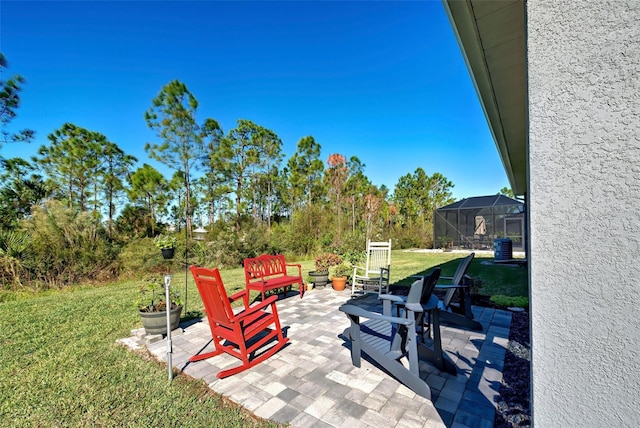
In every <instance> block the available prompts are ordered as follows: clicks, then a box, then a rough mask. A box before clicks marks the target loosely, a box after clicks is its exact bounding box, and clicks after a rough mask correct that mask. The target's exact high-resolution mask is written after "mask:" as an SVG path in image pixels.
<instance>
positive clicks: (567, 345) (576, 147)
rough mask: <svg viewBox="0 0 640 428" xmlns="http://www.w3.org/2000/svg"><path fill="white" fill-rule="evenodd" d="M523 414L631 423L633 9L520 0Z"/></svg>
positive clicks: (635, 394) (637, 304)
mask: <svg viewBox="0 0 640 428" xmlns="http://www.w3.org/2000/svg"><path fill="white" fill-rule="evenodd" d="M527 32H528V39H527V49H528V53H527V57H528V62H529V64H528V78H529V126H530V129H529V164H530V165H529V166H530V169H529V174H530V179H529V209H530V237H531V239H530V245H531V248H530V261H531V265H530V267H531V269H530V272H531V309H532V370H533V412H534V415H533V416H534V423H535V426H536V427H537V428H542V427H554V428H555V427H585V426H586V427H621V426H628V427H638V426H640V1H636V0H631V1H627V2H623V1H603V0H596V1H593V0H589V1H539V0H536V1H529V2H528V3H527Z"/></svg>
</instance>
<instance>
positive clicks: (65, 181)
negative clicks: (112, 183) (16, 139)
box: [36, 123, 106, 211]
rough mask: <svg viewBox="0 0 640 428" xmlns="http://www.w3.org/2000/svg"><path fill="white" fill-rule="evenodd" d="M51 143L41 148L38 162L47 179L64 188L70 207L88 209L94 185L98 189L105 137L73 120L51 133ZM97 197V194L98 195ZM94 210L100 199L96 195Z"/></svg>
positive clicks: (61, 188)
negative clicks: (73, 122)
mask: <svg viewBox="0 0 640 428" xmlns="http://www.w3.org/2000/svg"><path fill="white" fill-rule="evenodd" d="M48 138H49V141H50V142H51V143H50V145H49V146H41V147H40V148H39V149H38V155H39V156H40V157H39V158H36V161H37V162H38V163H39V164H40V165H42V168H43V169H44V171H45V172H46V174H47V176H48V178H49V179H50V180H51V181H52V182H53V183H54V184H55V185H56V186H57V187H58V188H59V189H60V190H61V191H62V194H63V195H65V199H66V202H67V205H68V206H69V208H74V207H75V208H78V209H80V210H81V211H86V209H87V202H88V201H89V198H90V197H91V195H92V193H91V190H90V189H91V187H93V188H94V193H95V189H96V188H97V184H96V183H97V180H99V177H100V174H99V170H98V166H99V165H100V161H99V158H100V156H101V151H102V145H103V144H104V142H105V141H106V137H105V136H104V135H102V134H100V133H98V132H92V131H89V130H87V129H85V128H82V127H79V126H76V125H74V124H71V123H65V124H64V125H62V127H61V128H60V129H57V130H56V131H54V132H53V133H51V134H49V136H48ZM96 197H97V196H96ZM94 209H97V199H95V198H94Z"/></svg>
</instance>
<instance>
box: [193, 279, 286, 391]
mask: <svg viewBox="0 0 640 428" xmlns="http://www.w3.org/2000/svg"><path fill="white" fill-rule="evenodd" d="M191 273H192V274H193V278H194V279H195V281H196V285H197V286H198V291H199V292H200V297H202V302H203V303H204V308H205V311H206V312H207V318H208V320H209V327H210V328H211V335H212V337H213V343H214V345H215V351H213V352H207V353H205V354H200V355H194V356H193V357H191V358H190V359H189V361H191V362H194V361H200V360H204V359H207V358H211V357H214V356H216V355H220V354H221V353H223V352H226V353H227V354H229V355H232V356H234V357H236V358H238V359H239V360H240V361H242V364H241V365H239V366H237V367H234V368H231V369H227V370H222V371H221V372H220V373H218V374H217V377H218V378H220V379H222V378H225V377H227V376H231V375H234V374H236V373H240V372H241V371H243V370H246V369H248V368H250V367H253V366H255V365H256V364H259V363H261V362H262V361H264V360H266V359H267V358H269V357H271V356H272V355H273V354H275V353H276V352H278V351H279V350H280V349H281V348H282V347H283V346H284V345H285V344H286V343H287V342H288V341H289V338H287V337H284V336H283V334H282V329H281V328H280V319H279V318H278V311H277V309H276V303H275V302H276V300H277V299H278V297H277V296H271V297H269V298H267V299H266V300H264V301H263V302H260V303H258V304H256V305H255V306H249V290H246V289H245V290H243V291H240V292H238V293H236V294H234V295H232V296H231V297H227V292H226V290H225V288H224V284H223V283H222V279H221V278H220V271H219V270H218V269H217V268H214V269H207V268H203V267H196V266H191ZM240 298H242V299H243V301H244V310H242V311H241V312H239V313H237V314H234V312H233V310H232V309H231V302H234V301H236V300H238V299H240ZM268 306H271V311H270V312H269V311H267V310H266V309H267V307H268ZM274 339H275V340H277V342H276V343H275V344H274V345H273V346H271V347H270V348H268V349H267V350H265V351H263V352H262V353H260V354H259V355H258V354H256V351H257V350H259V349H260V348H262V347H263V346H265V345H267V344H268V343H269V342H271V341H273V340H274Z"/></svg>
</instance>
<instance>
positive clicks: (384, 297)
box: [378, 294, 407, 304]
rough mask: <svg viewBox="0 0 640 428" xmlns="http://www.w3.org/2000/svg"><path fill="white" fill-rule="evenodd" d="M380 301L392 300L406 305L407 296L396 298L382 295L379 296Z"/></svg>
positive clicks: (392, 295)
mask: <svg viewBox="0 0 640 428" xmlns="http://www.w3.org/2000/svg"><path fill="white" fill-rule="evenodd" d="M378 299H380V300H390V301H391V302H393V303H402V304H404V303H405V302H406V300H407V296H396V295H395V294H381V295H379V296H378Z"/></svg>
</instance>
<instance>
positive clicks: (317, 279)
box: [309, 270, 329, 287]
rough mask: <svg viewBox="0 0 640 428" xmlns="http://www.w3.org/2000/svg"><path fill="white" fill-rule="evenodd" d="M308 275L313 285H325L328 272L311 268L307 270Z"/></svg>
mask: <svg viewBox="0 0 640 428" xmlns="http://www.w3.org/2000/svg"><path fill="white" fill-rule="evenodd" d="M309 276H310V277H311V278H312V279H313V284H314V286H315V287H326V286H327V283H328V282H329V272H317V271H315V270H312V271H311V272H309Z"/></svg>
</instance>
